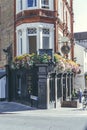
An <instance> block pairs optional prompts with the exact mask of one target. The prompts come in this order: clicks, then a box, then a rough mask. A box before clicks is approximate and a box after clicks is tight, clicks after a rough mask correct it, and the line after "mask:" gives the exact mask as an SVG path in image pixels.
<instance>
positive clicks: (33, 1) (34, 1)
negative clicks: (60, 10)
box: [27, 0, 37, 7]
mask: <svg viewBox="0 0 87 130" xmlns="http://www.w3.org/2000/svg"><path fill="white" fill-rule="evenodd" d="M27 2H28V7H36V6H37V0H27Z"/></svg>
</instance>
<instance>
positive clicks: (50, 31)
mask: <svg viewBox="0 0 87 130" xmlns="http://www.w3.org/2000/svg"><path fill="white" fill-rule="evenodd" d="M16 34H17V42H16V43H17V56H18V55H22V54H25V53H32V52H30V51H31V50H32V49H33V48H34V51H35V48H36V52H37V53H38V51H39V49H53V51H54V25H53V24H47V23H26V24H21V25H20V26H18V27H17V28H16ZM30 43H35V44H33V45H31V44H30ZM32 46H33V48H31V47H32ZM34 46H35V47H34ZM34 53H35V52H34Z"/></svg>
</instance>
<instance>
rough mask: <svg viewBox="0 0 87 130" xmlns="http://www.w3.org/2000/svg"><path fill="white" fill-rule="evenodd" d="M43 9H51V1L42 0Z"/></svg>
mask: <svg viewBox="0 0 87 130" xmlns="http://www.w3.org/2000/svg"><path fill="white" fill-rule="evenodd" d="M41 6H42V8H46V9H49V0H41Z"/></svg>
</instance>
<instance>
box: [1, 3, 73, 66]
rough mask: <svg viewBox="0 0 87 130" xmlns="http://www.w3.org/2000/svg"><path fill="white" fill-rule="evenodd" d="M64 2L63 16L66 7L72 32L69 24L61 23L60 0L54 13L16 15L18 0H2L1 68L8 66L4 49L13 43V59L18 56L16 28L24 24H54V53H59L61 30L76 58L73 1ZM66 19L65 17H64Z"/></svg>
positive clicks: (34, 12)
mask: <svg viewBox="0 0 87 130" xmlns="http://www.w3.org/2000/svg"><path fill="white" fill-rule="evenodd" d="M62 1H63V14H64V8H65V7H66V8H67V10H68V12H69V14H70V19H71V22H70V30H71V31H70V32H69V31H68V28H67V23H68V19H67V23H66V24H65V23H64V22H62V21H61V19H60V18H59V14H58V0H54V11H51V10H44V9H34V10H24V11H21V12H20V13H17V14H16V0H10V2H9V0H0V61H1V62H0V67H2V66H4V65H5V64H6V56H5V54H4V52H3V48H6V47H7V46H9V44H11V43H12V47H13V57H14V56H15V55H16V27H17V26H19V25H21V24H22V23H34V22H45V23H48V24H49V23H52V24H54V51H55V52H58V51H59V47H58V44H59V43H58V37H59V36H58V30H59V29H61V30H62V33H63V35H64V36H68V37H69V39H70V42H71V59H73V57H74V46H73V21H74V20H73V0H70V5H69V4H68V2H67V1H68V0H62ZM63 17H64V15H63Z"/></svg>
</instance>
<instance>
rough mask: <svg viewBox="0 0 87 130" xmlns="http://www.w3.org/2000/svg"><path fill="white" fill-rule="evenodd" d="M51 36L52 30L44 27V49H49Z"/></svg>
mask: <svg viewBox="0 0 87 130" xmlns="http://www.w3.org/2000/svg"><path fill="white" fill-rule="evenodd" d="M49 37H50V30H49V29H46V28H43V29H42V48H43V49H49V48H50V45H49Z"/></svg>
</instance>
